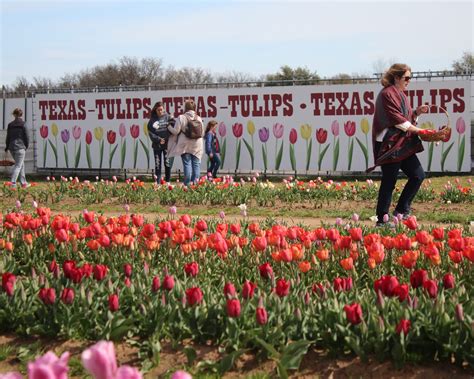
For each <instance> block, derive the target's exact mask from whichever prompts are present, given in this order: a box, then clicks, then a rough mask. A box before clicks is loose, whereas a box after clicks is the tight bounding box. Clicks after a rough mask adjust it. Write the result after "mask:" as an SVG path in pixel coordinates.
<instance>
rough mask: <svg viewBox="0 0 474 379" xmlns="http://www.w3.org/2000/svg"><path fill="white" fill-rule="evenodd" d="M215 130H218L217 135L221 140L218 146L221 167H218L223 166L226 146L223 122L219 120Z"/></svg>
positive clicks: (225, 129) (225, 132)
mask: <svg viewBox="0 0 474 379" xmlns="http://www.w3.org/2000/svg"><path fill="white" fill-rule="evenodd" d="M217 130H218V132H219V136H220V137H221V141H222V142H219V148H220V154H221V167H220V168H223V167H224V161H225V152H226V148H227V140H226V138H225V136H226V134H227V127H226V125H225V124H224V123H223V122H220V123H219V126H218V128H217Z"/></svg>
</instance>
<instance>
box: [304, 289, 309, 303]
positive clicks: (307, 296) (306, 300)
mask: <svg viewBox="0 0 474 379" xmlns="http://www.w3.org/2000/svg"><path fill="white" fill-rule="evenodd" d="M310 300H311V298H310V296H309V292H306V293H305V294H304V303H305V304H306V305H308V304H309V302H310Z"/></svg>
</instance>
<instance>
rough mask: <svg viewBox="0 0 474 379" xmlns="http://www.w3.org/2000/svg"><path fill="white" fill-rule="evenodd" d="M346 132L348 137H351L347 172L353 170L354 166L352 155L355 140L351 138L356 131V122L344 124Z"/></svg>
mask: <svg viewBox="0 0 474 379" xmlns="http://www.w3.org/2000/svg"><path fill="white" fill-rule="evenodd" d="M344 131H345V132H346V135H347V136H348V137H349V139H348V146H347V147H348V156H347V170H348V171H350V170H351V166H352V154H353V152H354V139H353V138H351V137H352V136H353V135H354V134H355V131H356V123H355V122H354V121H346V122H345V123H344Z"/></svg>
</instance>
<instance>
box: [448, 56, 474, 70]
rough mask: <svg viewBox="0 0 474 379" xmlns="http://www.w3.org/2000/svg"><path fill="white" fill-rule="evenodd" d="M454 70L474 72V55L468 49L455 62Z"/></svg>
mask: <svg viewBox="0 0 474 379" xmlns="http://www.w3.org/2000/svg"><path fill="white" fill-rule="evenodd" d="M453 70H454V71H455V72H456V73H458V74H472V73H473V72H474V55H473V54H472V53H471V52H469V51H466V52H464V53H463V55H462V57H461V58H460V59H458V60H456V61H454V62H453Z"/></svg>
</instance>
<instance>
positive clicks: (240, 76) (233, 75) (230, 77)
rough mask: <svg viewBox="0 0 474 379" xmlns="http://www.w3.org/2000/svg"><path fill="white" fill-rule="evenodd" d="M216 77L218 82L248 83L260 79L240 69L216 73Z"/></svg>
mask: <svg viewBox="0 0 474 379" xmlns="http://www.w3.org/2000/svg"><path fill="white" fill-rule="evenodd" d="M214 78H215V79H214V80H215V82H216V83H246V82H256V81H258V78H256V77H255V76H252V75H251V74H248V73H245V72H238V71H231V72H225V73H221V74H216V75H215V77H214Z"/></svg>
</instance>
